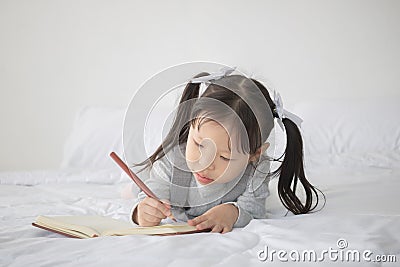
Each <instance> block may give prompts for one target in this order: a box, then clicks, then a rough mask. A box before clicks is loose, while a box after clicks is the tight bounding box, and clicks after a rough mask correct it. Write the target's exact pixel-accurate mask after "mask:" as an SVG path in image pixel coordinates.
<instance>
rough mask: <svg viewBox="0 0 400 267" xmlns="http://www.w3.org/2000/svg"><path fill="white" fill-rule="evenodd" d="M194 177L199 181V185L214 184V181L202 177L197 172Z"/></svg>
mask: <svg viewBox="0 0 400 267" xmlns="http://www.w3.org/2000/svg"><path fill="white" fill-rule="evenodd" d="M194 175H195V177H196V179H197V181H199V183H201V184H203V185H205V184H209V183H212V182H214V180H213V179H210V178H207V177H204V176H201V175H200V174H198V173H197V172H195V173H194Z"/></svg>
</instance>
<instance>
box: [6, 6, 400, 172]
mask: <svg viewBox="0 0 400 267" xmlns="http://www.w3.org/2000/svg"><path fill="white" fill-rule="evenodd" d="M399 14H400V1H395V0H393V1H382V0H380V1H379V0H376V1H365V0H358V1H353V0H352V1H350V0H339V1H333V0H332V1H320V0H315V1H294V0H293V1H286V0H285V1H232V0H231V1H211V0H203V1H184V0H182V1H99V0H96V1H95V0H92V1H57V0H40V1H19V0H10V1H5V0H0V90H1V97H0V120H1V128H0V170H33V169H57V168H58V167H59V166H60V162H61V157H62V151H63V144H64V142H65V139H66V138H67V136H68V133H69V131H70V129H71V128H72V123H73V120H74V117H75V114H76V112H77V110H78V109H79V108H80V107H83V106H87V105H95V106H115V107H127V106H128V104H129V102H130V99H131V97H132V95H133V93H134V91H135V90H136V89H137V88H138V87H139V86H140V85H141V84H142V83H143V82H144V81H145V80H146V79H147V78H149V77H150V76H151V75H153V74H155V73H156V72H158V71H161V70H162V69H164V68H166V67H169V66H171V65H175V64H179V63H182V62H189V61H199V60H200V61H214V62H218V63H222V64H227V65H232V66H238V67H240V69H241V70H242V71H245V72H247V73H248V74H249V75H250V74H255V76H256V78H261V79H263V80H267V81H269V82H270V83H271V84H272V85H273V86H274V87H275V89H277V90H278V91H279V92H280V93H281V95H282V98H283V100H284V103H285V106H286V107H287V108H288V109H290V107H291V106H292V105H294V104H295V103H296V102H298V101H309V100H312V101H330V100H333V99H340V98H343V97H346V98H353V99H354V100H355V101H357V99H360V98H366V97H374V98H376V99H377V101H382V99H384V98H385V97H387V98H392V99H393V98H398V99H399V100H400V88H399V87H400V85H399V84H400V83H399V77H400V49H399V47H400V15H399ZM382 97H383V98H382ZM378 99H379V100H378ZM377 112H379V111H377ZM393 123H398V122H393ZM115 130H116V131H122V129H115Z"/></svg>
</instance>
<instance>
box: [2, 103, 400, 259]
mask: <svg viewBox="0 0 400 267" xmlns="http://www.w3.org/2000/svg"><path fill="white" fill-rule="evenodd" d="M396 102H398V101H396V99H392V100H391V101H385V102H383V101H377V100H375V99H374V100H341V101H329V102H326V103H312V102H307V103H299V104H297V105H296V106H295V107H293V109H292V110H291V111H292V112H294V113H296V114H298V115H299V116H301V117H302V118H303V119H304V123H303V126H302V133H303V136H304V143H305V148H304V153H305V166H306V175H308V177H309V179H310V180H311V181H312V183H314V184H315V185H316V186H317V187H318V188H319V189H320V190H321V191H323V192H324V194H325V195H326V199H327V201H326V205H325V207H324V208H323V209H322V210H320V211H317V212H314V213H311V214H306V215H297V216H293V215H291V214H286V210H285V209H284V208H283V207H282V205H281V204H280V202H279V198H278V196H277V194H276V184H277V181H276V179H274V180H272V181H271V183H270V191H271V195H270V197H269V198H268V199H267V202H266V206H267V210H268V219H264V220H252V221H251V222H250V223H249V224H248V225H247V226H246V227H244V228H237V229H236V228H235V229H234V230H233V231H232V232H230V233H227V234H223V235H222V234H213V233H198V234H193V235H180V236H124V237H104V238H93V239H85V240H83V239H82V240H81V239H72V238H67V237H64V236H61V235H58V234H55V233H51V232H47V231H44V230H41V229H38V228H34V227H32V226H31V223H32V222H33V221H34V219H35V218H36V216H38V215H85V214H87V215H93V214H99V215H105V216H112V217H113V218H116V219H121V220H129V213H130V209H131V206H132V203H133V202H134V198H132V192H131V191H129V187H130V185H131V183H130V180H129V178H128V177H127V176H125V175H124V174H122V173H121V171H120V170H119V169H118V167H116V165H115V164H114V163H113V162H112V161H111V160H110V159H109V158H108V154H109V152H110V151H116V152H117V153H121V154H122V151H123V150H122V141H121V139H122V138H121V135H122V134H120V133H121V131H120V130H119V129H122V121H123V117H124V109H123V108H94V107H87V108H84V109H82V110H81V111H80V112H79V113H78V115H77V119H76V121H75V124H74V127H73V129H72V131H71V134H70V136H69V138H68V140H66V146H65V147H66V148H65V152H64V155H63V162H62V166H61V167H60V169H58V170H39V171H18V172H2V173H0V203H1V204H0V205H1V208H0V220H1V223H0V266H78V265H80V266H266V265H267V264H268V265H274V266H281V265H286V264H287V263H293V262H295V263H296V266H309V265H310V264H315V263H314V262H317V263H318V264H319V265H322V266H325V265H328V266H330V265H342V264H346V265H349V266H353V265H355V266H359V265H363V266H398V265H399V263H398V262H399V261H400V208H399V200H400V196H399V192H398V189H399V188H400V164H399V163H400V120H399V118H398V114H400V107H399V105H398V104H397V103H396ZM100 118H101V119H100ZM278 128H279V127H278ZM110 129H111V130H110ZM281 134H282V133H281ZM277 135H279V132H277ZM280 136H282V135H280ZM279 138H281V137H277V140H278V139H279ZM281 141H282V142H284V140H281ZM99 144H100V145H99ZM127 188H128V189H127ZM127 190H128V191H127ZM135 190H136V189H135V188H134V187H133V191H135ZM134 195H135V192H133V196H134Z"/></svg>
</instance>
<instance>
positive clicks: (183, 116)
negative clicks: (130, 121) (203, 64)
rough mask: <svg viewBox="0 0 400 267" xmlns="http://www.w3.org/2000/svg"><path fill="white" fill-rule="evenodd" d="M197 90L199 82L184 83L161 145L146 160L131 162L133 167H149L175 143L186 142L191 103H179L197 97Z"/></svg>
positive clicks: (203, 73) (200, 75) (199, 75)
mask: <svg viewBox="0 0 400 267" xmlns="http://www.w3.org/2000/svg"><path fill="white" fill-rule="evenodd" d="M208 74H209V73H207V72H202V73H200V74H197V75H196V76H194V77H193V78H198V77H202V76H206V75H208ZM199 91H200V83H191V82H189V83H188V84H187V85H186V87H185V89H184V91H183V93H182V96H181V99H180V101H179V106H178V110H177V112H176V115H175V118H174V122H173V124H172V126H171V129H170V130H169V132H168V134H167V136H166V137H165V139H164V140H163V142H162V143H161V145H160V146H159V147H158V148H157V149H156V151H155V152H154V153H153V154H152V155H151V156H150V157H148V158H147V159H146V160H144V161H142V162H140V163H136V164H133V166H135V167H136V166H144V167H143V168H142V169H140V170H139V171H138V172H141V171H143V170H144V169H146V168H149V167H151V166H152V165H153V163H154V162H155V161H157V160H159V159H161V158H162V157H164V156H165V154H166V153H168V151H170V150H171V149H172V148H173V147H174V146H175V145H177V144H182V143H184V142H186V140H187V138H188V135H189V127H190V116H191V111H192V107H193V104H190V102H189V104H188V103H185V104H184V105H181V104H182V103H184V102H185V101H188V100H190V99H197V98H198V96H199ZM177 129H180V131H179V136H178V139H177V138H176V132H175V131H176V130H177Z"/></svg>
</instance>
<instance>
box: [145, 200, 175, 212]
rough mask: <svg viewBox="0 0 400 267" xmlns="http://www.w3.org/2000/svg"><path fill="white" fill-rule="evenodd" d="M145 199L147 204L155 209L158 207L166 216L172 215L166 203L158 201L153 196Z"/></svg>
mask: <svg viewBox="0 0 400 267" xmlns="http://www.w3.org/2000/svg"><path fill="white" fill-rule="evenodd" d="M143 201H145V202H146V204H147V205H149V206H151V207H153V208H155V209H158V210H159V211H160V212H161V213H163V214H164V215H165V216H169V215H171V210H170V207H169V208H168V207H166V206H165V204H164V203H162V202H160V201H158V200H157V199H154V198H151V197H146V198H145V199H144V200H143Z"/></svg>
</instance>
